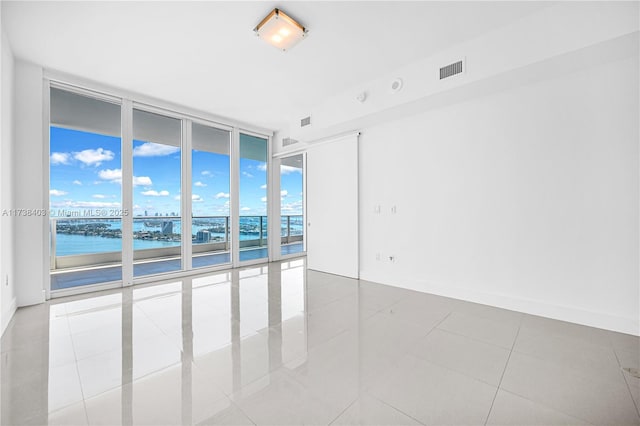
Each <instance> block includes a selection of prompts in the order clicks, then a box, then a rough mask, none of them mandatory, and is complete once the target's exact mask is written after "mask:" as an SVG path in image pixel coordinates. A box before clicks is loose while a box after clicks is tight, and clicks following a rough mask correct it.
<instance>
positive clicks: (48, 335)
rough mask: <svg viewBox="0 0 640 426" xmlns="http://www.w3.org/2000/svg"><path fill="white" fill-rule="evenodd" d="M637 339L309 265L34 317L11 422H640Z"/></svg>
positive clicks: (67, 302)
mask: <svg viewBox="0 0 640 426" xmlns="http://www.w3.org/2000/svg"><path fill="white" fill-rule="evenodd" d="M639 345H640V343H639V339H638V338H637V337H632V336H628V335H624V334H619V333H612V332H608V331H604V330H599V329H594V328H589V327H584V326H580V325H575V324H569V323H565V322H560V321H554V320H549V319H545V318H540V317H534V316H529V315H525V314H520V313H517V312H511V311H506V310H502V309H496V308H491V307H488V306H483V305H477V304H473V303H467V302H462V301H457V300H453V299H448V298H444V297H438V296H433V295H429V294H424V293H416V292H413V291H409V290H403V289H399V288H394V287H389V286H384V285H379V284H373V283H369V282H365V281H357V280H352V279H347V278H343V277H339V276H335V275H328V274H323V273H319V272H315V271H311V270H306V269H305V264H304V259H303V258H302V259H296V260H292V261H288V262H282V263H272V264H270V265H269V266H264V265H263V266H258V267H252V268H247V269H241V270H232V271H225V272H219V273H216V274H209V275H205V276H200V277H191V278H186V279H182V280H174V281H169V282H162V283H158V284H155V285H145V286H139V287H134V288H127V289H122V290H113V291H108V292H101V293H94V294H91V295H85V296H81V297H80V296H78V297H73V298H65V299H58V300H54V301H51V302H49V303H45V304H42V305H38V306H33V307H29V308H23V309H20V310H19V311H18V312H17V313H16V315H15V317H14V319H13V320H12V322H11V323H10V324H9V327H8V329H7V330H6V332H5V334H4V336H3V337H2V342H1V350H2V367H1V371H0V374H1V376H0V377H1V388H0V392H1V405H0V411H1V416H2V417H1V421H2V424H3V425H5V424H6V425H14V424H15V425H18V424H55V425H86V424H92V425H93V424H96V425H117V424H127V425H132V424H134V425H138V424H140V425H165V424H167V425H168V424H199V425H212V424H234V425H243V424H247V425H251V424H268V425H287V424H318V425H326V424H335V425H346V424H375V425H383V424H388V425H402V424H404V425H417V424H427V425H446V424H454V425H485V424H487V425H589V424H592V425H638V424H640V417H639V415H638V406H639V405H640V399H639V396H640V379H637V378H634V377H632V376H630V375H628V374H627V373H624V372H623V370H622V369H621V367H634V368H638V367H640V365H639V361H638V360H639V359H640V356H639V353H640V346H639Z"/></svg>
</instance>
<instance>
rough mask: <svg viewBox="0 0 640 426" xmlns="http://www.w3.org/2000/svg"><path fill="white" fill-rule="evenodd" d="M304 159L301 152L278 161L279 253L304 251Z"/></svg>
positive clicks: (287, 253) (284, 254)
mask: <svg viewBox="0 0 640 426" xmlns="http://www.w3.org/2000/svg"><path fill="white" fill-rule="evenodd" d="M303 171H304V159H303V155H302V154H298V155H294V156H291V157H285V158H283V159H282V161H281V163H280V254H281V255H282V256H286V255H289V254H296V253H302V252H304V203H303V200H304V180H303V179H304V178H303V176H304V173H303Z"/></svg>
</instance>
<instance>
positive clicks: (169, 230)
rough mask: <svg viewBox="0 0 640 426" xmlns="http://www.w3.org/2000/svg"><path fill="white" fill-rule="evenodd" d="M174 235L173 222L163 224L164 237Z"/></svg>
mask: <svg viewBox="0 0 640 426" xmlns="http://www.w3.org/2000/svg"><path fill="white" fill-rule="evenodd" d="M171 234H173V222H172V221H170V220H168V221H166V222H162V235H171Z"/></svg>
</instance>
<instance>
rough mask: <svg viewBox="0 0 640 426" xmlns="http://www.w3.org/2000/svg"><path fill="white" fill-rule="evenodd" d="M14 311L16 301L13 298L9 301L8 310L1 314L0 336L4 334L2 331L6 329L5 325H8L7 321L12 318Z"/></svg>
mask: <svg viewBox="0 0 640 426" xmlns="http://www.w3.org/2000/svg"><path fill="white" fill-rule="evenodd" d="M16 309H18V300H17V299H16V298H15V297H14V298H13V299H11V303H10V304H9V309H7V311H6V312H2V317H1V318H0V326H1V327H2V332H0V336H1V335H3V334H4V331H5V330H6V329H7V325H9V321H11V318H13V314H15V313H16Z"/></svg>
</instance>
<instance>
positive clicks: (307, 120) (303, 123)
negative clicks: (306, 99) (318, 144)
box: [300, 116, 311, 127]
mask: <svg viewBox="0 0 640 426" xmlns="http://www.w3.org/2000/svg"><path fill="white" fill-rule="evenodd" d="M310 124H311V116H309V117H305V118H303V119H302V120H300V127H304V126H308V125H310Z"/></svg>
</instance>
